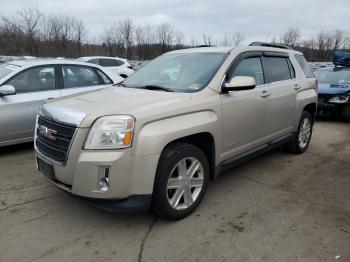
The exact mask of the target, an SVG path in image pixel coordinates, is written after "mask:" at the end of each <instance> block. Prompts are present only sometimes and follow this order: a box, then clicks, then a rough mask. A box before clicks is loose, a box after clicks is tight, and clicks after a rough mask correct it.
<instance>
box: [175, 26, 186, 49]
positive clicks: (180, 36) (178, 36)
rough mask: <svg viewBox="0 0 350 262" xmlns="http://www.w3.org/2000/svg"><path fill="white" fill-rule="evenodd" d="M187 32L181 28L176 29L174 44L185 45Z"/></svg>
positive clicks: (177, 45)
mask: <svg viewBox="0 0 350 262" xmlns="http://www.w3.org/2000/svg"><path fill="white" fill-rule="evenodd" d="M184 37H185V34H184V33H183V32H182V31H181V30H175V32H174V45H175V48H181V47H182V46H183V45H184Z"/></svg>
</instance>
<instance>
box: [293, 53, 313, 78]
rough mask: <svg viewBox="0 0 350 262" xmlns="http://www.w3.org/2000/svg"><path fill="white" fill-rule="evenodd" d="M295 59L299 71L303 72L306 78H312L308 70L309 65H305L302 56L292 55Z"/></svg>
mask: <svg viewBox="0 0 350 262" xmlns="http://www.w3.org/2000/svg"><path fill="white" fill-rule="evenodd" d="M294 56H295V59H296V60H297V61H298V64H299V65H300V67H301V69H302V70H303V71H304V74H305V76H306V78H314V77H315V76H314V74H313V73H312V71H311V70H310V68H309V65H308V64H307V62H306V60H305V57H304V56H303V55H294Z"/></svg>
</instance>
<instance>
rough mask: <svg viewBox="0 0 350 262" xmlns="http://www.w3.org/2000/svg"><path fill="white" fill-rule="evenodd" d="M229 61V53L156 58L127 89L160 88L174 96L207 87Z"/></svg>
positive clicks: (127, 81)
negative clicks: (224, 62)
mask: <svg viewBox="0 0 350 262" xmlns="http://www.w3.org/2000/svg"><path fill="white" fill-rule="evenodd" d="M226 57H227V54H226V53H182V54H169V55H164V56H160V57H158V58H156V59H155V60H153V61H152V62H150V63H148V64H147V65H146V66H145V67H143V68H141V69H140V70H139V71H137V72H136V73H134V74H133V75H131V76H130V77H129V78H128V79H126V80H125V81H124V83H123V84H124V85H125V86H126V87H135V88H147V87H150V86H158V87H159V86H160V87H164V88H166V89H168V90H171V91H174V92H196V91H198V90H200V89H202V88H203V87H205V86H206V85H207V84H208V83H209V81H210V80H211V79H212V77H213V76H214V74H215V73H216V71H217V70H218V69H219V67H220V65H221V64H222V62H223V61H224V59H225V58H226Z"/></svg>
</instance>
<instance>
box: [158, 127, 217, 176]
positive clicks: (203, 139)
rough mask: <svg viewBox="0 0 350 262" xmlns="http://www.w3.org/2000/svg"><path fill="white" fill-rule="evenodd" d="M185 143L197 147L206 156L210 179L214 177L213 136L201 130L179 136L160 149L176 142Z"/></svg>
mask: <svg viewBox="0 0 350 262" xmlns="http://www.w3.org/2000/svg"><path fill="white" fill-rule="evenodd" d="M180 142H181V143H186V144H190V145H193V146H195V147H197V148H199V149H200V150H201V151H202V152H203V153H204V154H205V156H206V157H207V159H208V163H209V168H210V179H214V177H215V140H214V136H213V135H212V134H211V133H209V132H201V133H196V134H192V135H189V136H185V137H181V138H178V139H176V140H173V141H171V142H169V143H168V144H167V145H165V147H164V148H163V150H162V153H163V152H164V150H165V149H166V148H168V147H169V146H172V145H174V144H176V143H180Z"/></svg>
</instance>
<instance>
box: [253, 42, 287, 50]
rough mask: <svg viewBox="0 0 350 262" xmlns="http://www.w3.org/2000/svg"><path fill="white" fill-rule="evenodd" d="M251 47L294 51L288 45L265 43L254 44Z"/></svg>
mask: <svg viewBox="0 0 350 262" xmlns="http://www.w3.org/2000/svg"><path fill="white" fill-rule="evenodd" d="M249 46H265V47H274V48H282V49H291V50H292V49H293V48H291V47H289V46H287V45H282V44H272V43H265V42H253V43H251V44H250V45H249Z"/></svg>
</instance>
